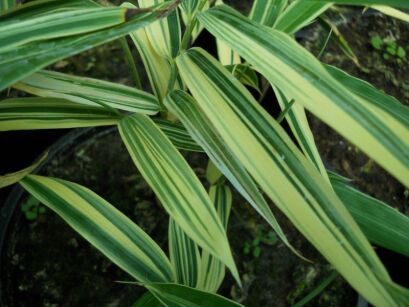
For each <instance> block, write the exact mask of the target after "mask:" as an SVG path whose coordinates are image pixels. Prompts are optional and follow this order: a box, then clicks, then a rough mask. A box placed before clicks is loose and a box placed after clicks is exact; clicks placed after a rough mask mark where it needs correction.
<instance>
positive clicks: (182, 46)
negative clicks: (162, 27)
mask: <svg viewBox="0 0 409 307" xmlns="http://www.w3.org/2000/svg"><path fill="white" fill-rule="evenodd" d="M206 2H207V0H202V2H201V3H200V4H199V7H198V8H197V10H196V12H195V14H194V15H193V17H192V19H191V20H190V21H189V22H188V23H187V26H186V30H185V33H184V34H183V37H182V42H181V43H180V51H184V50H186V49H187V48H188V47H189V42H190V39H191V37H192V33H193V30H194V29H195V27H196V24H197V18H196V16H197V13H198V12H200V11H201V10H202V9H203V7H204V6H205V4H206Z"/></svg>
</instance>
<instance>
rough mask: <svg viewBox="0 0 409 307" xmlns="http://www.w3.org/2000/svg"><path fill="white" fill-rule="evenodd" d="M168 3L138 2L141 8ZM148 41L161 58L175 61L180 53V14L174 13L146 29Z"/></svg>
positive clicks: (157, 0)
mask: <svg viewBox="0 0 409 307" xmlns="http://www.w3.org/2000/svg"><path fill="white" fill-rule="evenodd" d="M164 2H166V0H138V3H139V7H141V8H147V7H151V6H154V5H158V4H161V3H164ZM145 31H146V34H147V36H148V39H149V41H150V43H151V45H152V47H153V49H154V50H155V51H156V53H157V54H159V55H160V56H161V57H164V58H167V59H173V58H174V57H175V56H176V55H177V54H178V52H179V46H180V40H181V30H180V21H179V14H178V11H177V10H174V11H172V12H171V13H170V14H169V15H168V16H167V17H165V18H162V19H161V20H159V21H158V22H155V23H152V24H151V25H149V26H147V27H146V28H145Z"/></svg>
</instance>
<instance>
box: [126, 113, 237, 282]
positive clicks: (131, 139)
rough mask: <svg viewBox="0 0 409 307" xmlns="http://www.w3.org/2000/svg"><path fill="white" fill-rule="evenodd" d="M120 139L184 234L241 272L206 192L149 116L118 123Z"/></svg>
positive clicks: (138, 116)
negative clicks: (237, 267)
mask: <svg viewBox="0 0 409 307" xmlns="http://www.w3.org/2000/svg"><path fill="white" fill-rule="evenodd" d="M119 131H120V134H121V137H122V139H123V141H124V143H125V145H126V147H127V149H128V151H129V153H130V154H131V156H132V159H133V160H134V162H135V164H136V166H137V167H138V169H139V170H140V172H141V173H142V175H143V176H144V178H145V179H146V181H147V182H148V183H149V185H150V186H151V187H152V189H153V190H154V191H155V193H156V195H157V196H158V198H159V199H160V200H161V203H162V204H163V206H164V208H165V209H166V211H167V212H168V213H169V215H170V216H171V217H172V218H173V219H174V220H175V222H176V223H177V224H178V225H179V226H180V227H181V228H182V229H183V231H184V232H185V233H186V234H187V235H188V236H189V237H190V238H191V239H193V240H194V241H195V242H196V243H197V244H199V245H200V246H201V247H202V248H203V249H205V250H207V251H209V252H210V253H211V254H212V255H214V256H215V257H217V258H218V259H220V260H221V261H222V262H223V263H224V264H226V266H227V267H228V268H229V269H230V270H231V271H232V274H233V276H235V278H236V279H237V280H239V278H238V273H237V270H236V266H235V264H234V260H233V257H232V254H231V251H230V247H229V243H228V240H227V237H226V233H225V230H224V228H223V225H222V224H221V222H220V219H219V217H218V216H217V212H216V210H215V208H214V206H213V205H212V203H211V201H210V199H209V197H208V195H207V193H206V191H205V190H204V188H203V186H202V185H201V183H200V181H199V179H198V178H197V177H196V175H195V174H194V172H193V171H192V169H191V168H190V167H189V165H188V164H187V162H186V161H185V160H184V158H183V157H182V155H181V154H180V153H179V152H178V151H177V149H176V148H175V147H174V146H173V145H172V143H171V142H170V140H169V139H168V138H167V137H166V135H165V134H164V133H163V132H162V131H161V130H160V129H159V128H158V127H157V126H156V125H155V124H154V122H153V121H152V120H151V119H150V118H149V117H147V116H145V115H141V114H135V115H133V116H131V117H127V118H125V119H123V120H122V121H121V122H120V123H119Z"/></svg>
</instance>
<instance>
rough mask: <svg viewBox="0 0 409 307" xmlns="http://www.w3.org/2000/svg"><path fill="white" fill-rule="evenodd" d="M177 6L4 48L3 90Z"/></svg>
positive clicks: (172, 4)
mask: <svg viewBox="0 0 409 307" xmlns="http://www.w3.org/2000/svg"><path fill="white" fill-rule="evenodd" d="M174 8H175V2H166V3H165V4H163V5H160V6H158V7H155V8H152V10H150V9H149V10H148V11H146V10H144V11H140V12H139V13H135V14H134V15H132V16H128V19H127V21H126V22H124V23H122V24H120V25H118V26H115V27H111V28H108V29H104V30H100V31H96V32H92V33H88V34H81V35H75V36H70V37H66V38H56V39H51V40H47V41H41V42H33V43H30V44H25V45H22V46H19V47H17V48H14V49H12V50H6V51H4V50H0V76H1V77H2V78H1V79H0V91H1V90H3V89H5V88H7V87H8V86H10V85H11V84H13V83H16V82H17V81H19V80H21V79H24V78H25V77H27V76H29V75H31V74H32V73H33V72H35V71H37V70H39V69H41V68H43V67H45V66H47V65H49V64H52V63H54V62H56V61H58V60H61V59H63V58H66V57H69V56H72V55H75V54H78V53H80V52H82V51H85V50H88V49H91V48H94V47H96V46H98V45H101V44H103V43H107V42H109V41H112V40H115V39H118V38H120V37H122V36H125V35H127V34H128V33H130V32H133V31H135V30H137V29H139V28H142V27H144V26H146V25H148V24H149V23H151V22H152V21H155V20H157V19H158V18H161V17H162V16H164V15H166V14H167V13H168V12H169V11H171V10H172V9H174ZM133 12H135V11H133Z"/></svg>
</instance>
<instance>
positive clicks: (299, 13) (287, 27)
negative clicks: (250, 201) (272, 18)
mask: <svg viewBox="0 0 409 307" xmlns="http://www.w3.org/2000/svg"><path fill="white" fill-rule="evenodd" d="M331 6H332V3H320V2H317V1H305V0H296V1H294V2H292V3H291V4H290V5H289V6H288V7H287V8H286V9H285V11H284V12H283V13H282V14H281V15H280V16H279V17H278V19H277V22H276V23H275V25H274V28H275V29H277V30H280V31H283V32H286V33H289V34H293V33H295V32H297V31H298V30H300V29H302V28H303V27H305V26H307V25H308V24H310V23H311V22H312V21H313V20H314V19H315V18H317V17H318V16H319V15H321V14H322V13H323V12H325V11H326V10H328V9H329V8H330V7H331Z"/></svg>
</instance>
